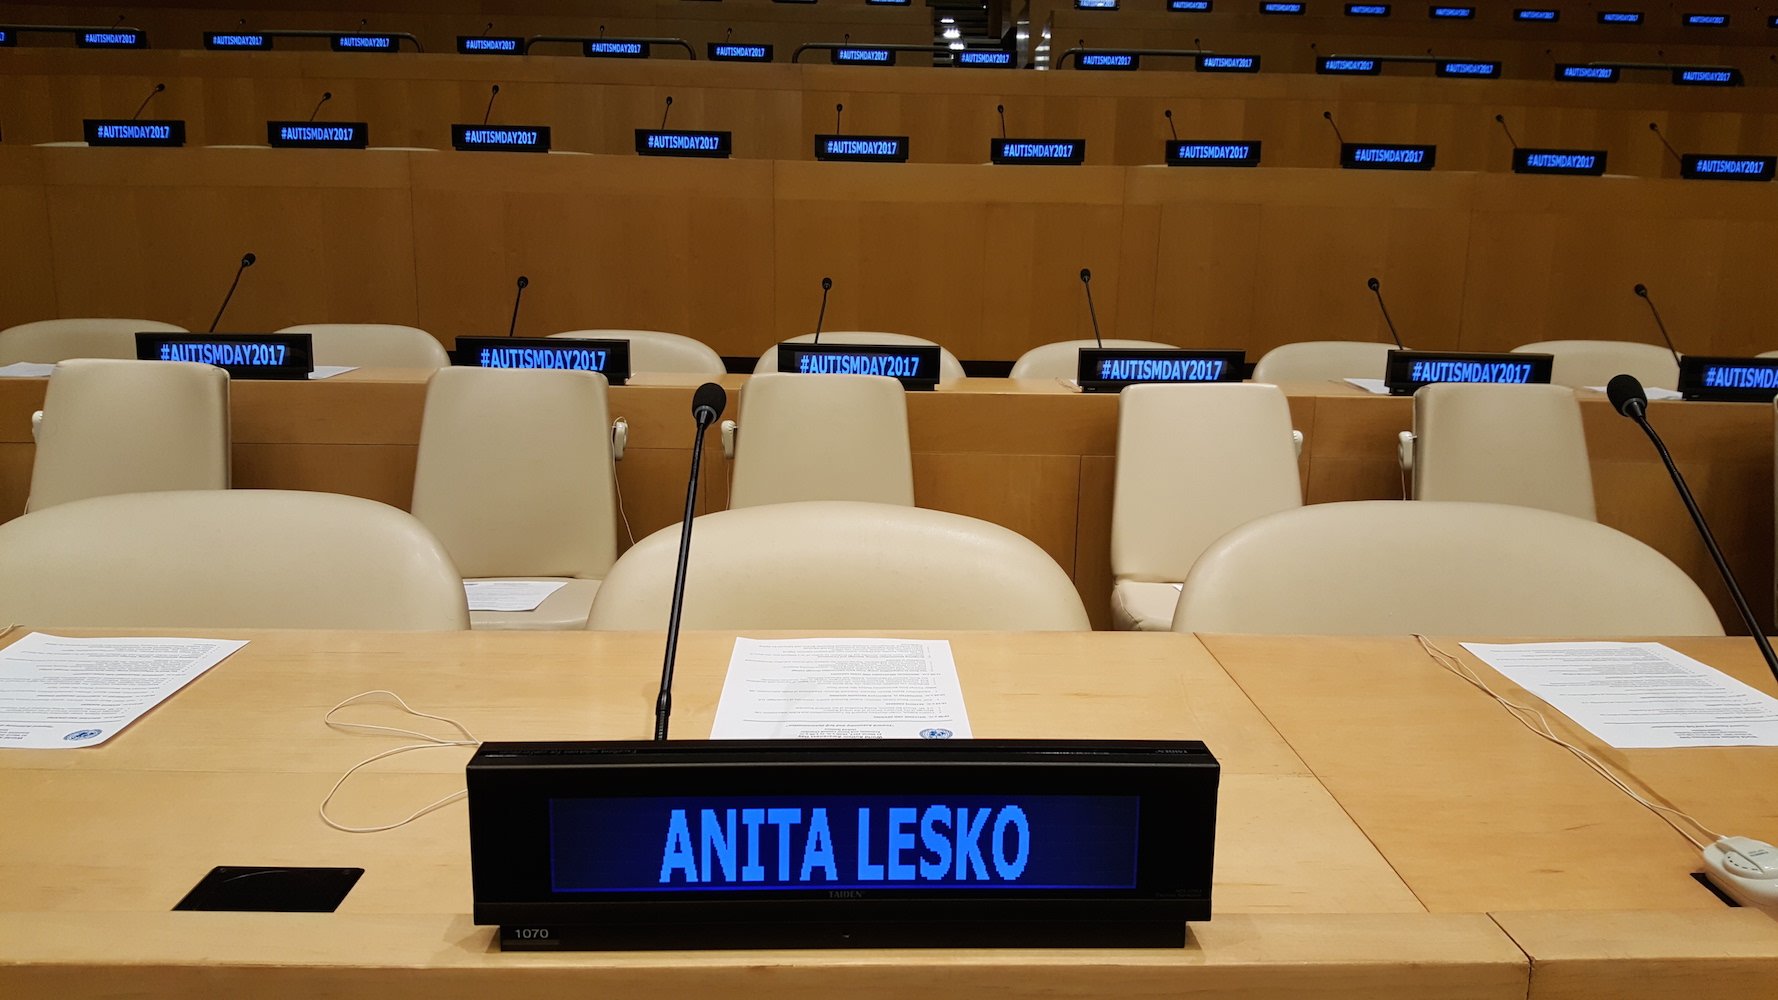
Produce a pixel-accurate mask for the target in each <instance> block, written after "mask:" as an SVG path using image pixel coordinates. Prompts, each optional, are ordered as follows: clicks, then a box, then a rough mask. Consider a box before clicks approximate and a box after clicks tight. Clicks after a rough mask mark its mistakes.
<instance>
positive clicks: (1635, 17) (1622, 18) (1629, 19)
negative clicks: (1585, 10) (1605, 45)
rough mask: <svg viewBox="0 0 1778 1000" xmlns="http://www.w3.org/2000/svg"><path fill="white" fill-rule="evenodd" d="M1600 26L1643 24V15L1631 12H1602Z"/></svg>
mask: <svg viewBox="0 0 1778 1000" xmlns="http://www.w3.org/2000/svg"><path fill="white" fill-rule="evenodd" d="M1599 23H1600V24H1641V23H1642V13H1641V12H1640V11H1630V10H1602V11H1600V12H1599Z"/></svg>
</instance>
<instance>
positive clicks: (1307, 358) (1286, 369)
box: [1253, 340, 1396, 382]
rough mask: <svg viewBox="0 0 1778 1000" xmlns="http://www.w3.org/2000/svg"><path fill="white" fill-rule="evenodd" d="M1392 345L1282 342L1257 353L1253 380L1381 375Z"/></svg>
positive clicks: (1306, 379) (1329, 341)
mask: <svg viewBox="0 0 1778 1000" xmlns="http://www.w3.org/2000/svg"><path fill="white" fill-rule="evenodd" d="M1393 350H1396V346H1395V345H1394V344H1379V343H1376V342H1374V341H1368V340H1305V341H1302V342H1301V343H1296V344H1283V345H1280V346H1278V347H1274V348H1272V349H1271V350H1269V351H1267V352H1266V353H1265V354H1264V355H1261V357H1260V359H1259V363H1258V364H1255V365H1254V366H1253V380H1254V381H1255V382H1325V381H1329V380H1332V381H1336V382H1337V381H1339V380H1340V379H1345V378H1382V377H1383V367H1384V365H1385V364H1387V362H1388V360H1389V352H1390V351H1393Z"/></svg>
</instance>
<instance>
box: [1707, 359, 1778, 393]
mask: <svg viewBox="0 0 1778 1000" xmlns="http://www.w3.org/2000/svg"><path fill="white" fill-rule="evenodd" d="M1704 387H1705V388H1707V389H1778V368H1768V367H1758V368H1756V367H1753V366H1751V365H1710V366H1708V367H1706V368H1705V369H1704Z"/></svg>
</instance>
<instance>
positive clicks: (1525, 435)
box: [1414, 383, 1596, 521]
mask: <svg viewBox="0 0 1778 1000" xmlns="http://www.w3.org/2000/svg"><path fill="white" fill-rule="evenodd" d="M1414 439H1415V440H1414V497H1415V499H1418V500H1471V501H1474V502H1476V503H1512V504H1520V505H1522V506H1525V507H1542V508H1543V509H1544V510H1553V511H1555V512H1556V513H1558V514H1570V515H1573V516H1574V517H1584V518H1586V519H1587V520H1589V521H1591V520H1594V519H1595V517H1596V514H1595V513H1594V509H1593V471H1592V468H1591V466H1589V465H1588V463H1587V435H1586V430H1585V429H1584V428H1583V427H1582V425H1581V419H1580V404H1579V403H1578V402H1576V401H1575V398H1574V390H1573V389H1570V388H1568V387H1567V386H1562V385H1458V384H1455V383H1438V384H1433V385H1428V386H1423V387H1422V388H1421V389H1420V391H1418V392H1416V393H1414Z"/></svg>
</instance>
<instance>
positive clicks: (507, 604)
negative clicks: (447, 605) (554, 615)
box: [463, 580, 568, 611]
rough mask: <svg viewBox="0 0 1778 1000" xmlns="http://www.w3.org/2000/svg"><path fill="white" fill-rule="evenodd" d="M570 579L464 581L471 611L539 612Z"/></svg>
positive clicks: (465, 594) (464, 590) (464, 589)
mask: <svg viewBox="0 0 1778 1000" xmlns="http://www.w3.org/2000/svg"><path fill="white" fill-rule="evenodd" d="M566 586H568V581H566V580H464V581H463V593H464V596H466V597H468V598H469V610H471V611H536V610H537V609H538V608H539V607H541V606H542V605H543V602H544V601H546V600H548V599H549V595H551V594H553V593H555V592H556V591H558V590H561V589H562V588H563V587H566Z"/></svg>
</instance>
